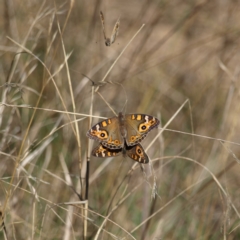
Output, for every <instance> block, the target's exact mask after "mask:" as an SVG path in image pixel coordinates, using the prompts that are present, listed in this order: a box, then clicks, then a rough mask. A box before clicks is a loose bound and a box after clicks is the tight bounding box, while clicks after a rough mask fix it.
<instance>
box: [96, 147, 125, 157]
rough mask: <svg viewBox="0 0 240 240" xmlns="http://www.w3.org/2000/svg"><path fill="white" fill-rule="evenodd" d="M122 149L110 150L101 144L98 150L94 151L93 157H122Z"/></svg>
mask: <svg viewBox="0 0 240 240" xmlns="http://www.w3.org/2000/svg"><path fill="white" fill-rule="evenodd" d="M121 152H122V149H109V148H106V147H104V146H103V145H102V144H99V145H98V146H97V147H96V148H94V149H93V150H92V155H93V156H94V157H100V158H104V157H116V156H118V155H120V153H121Z"/></svg>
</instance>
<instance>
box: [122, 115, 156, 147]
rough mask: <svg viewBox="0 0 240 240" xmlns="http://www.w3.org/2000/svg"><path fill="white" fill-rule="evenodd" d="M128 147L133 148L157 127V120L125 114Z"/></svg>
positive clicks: (150, 117) (147, 116)
mask: <svg viewBox="0 0 240 240" xmlns="http://www.w3.org/2000/svg"><path fill="white" fill-rule="evenodd" d="M125 121H126V124H125V126H126V130H127V137H126V143H127V145H128V146H134V145H136V144H137V143H139V142H141V141H142V140H143V139H144V138H145V137H146V136H147V134H148V133H149V132H150V131H151V130H152V129H153V128H155V127H157V126H158V125H159V123H160V122H159V120H158V119H157V118H155V117H153V116H150V115H146V114H127V115H125Z"/></svg>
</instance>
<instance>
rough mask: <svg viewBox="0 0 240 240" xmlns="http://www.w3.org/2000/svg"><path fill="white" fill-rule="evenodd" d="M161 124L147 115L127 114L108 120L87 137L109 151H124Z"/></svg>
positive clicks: (95, 126) (102, 122) (120, 114)
mask: <svg viewBox="0 0 240 240" xmlns="http://www.w3.org/2000/svg"><path fill="white" fill-rule="evenodd" d="M158 124H159V120H158V119H157V118H155V117H153V116H150V115H146V114H126V115H123V114H122V113H121V112H120V113H119V115H118V117H112V118H108V119H106V120H104V121H101V122H99V123H97V124H96V125H94V126H93V127H92V128H91V129H90V130H89V131H88V132H87V136H88V137H89V138H91V139H94V140H97V141H99V142H100V143H101V144H102V145H103V146H104V147H106V148H109V149H123V148H124V145H125V143H126V146H134V145H137V144H138V143H139V142H141V141H142V140H143V139H144V138H145V137H146V136H147V134H148V133H149V132H150V131H151V130H152V129H153V128H155V127H157V126H158Z"/></svg>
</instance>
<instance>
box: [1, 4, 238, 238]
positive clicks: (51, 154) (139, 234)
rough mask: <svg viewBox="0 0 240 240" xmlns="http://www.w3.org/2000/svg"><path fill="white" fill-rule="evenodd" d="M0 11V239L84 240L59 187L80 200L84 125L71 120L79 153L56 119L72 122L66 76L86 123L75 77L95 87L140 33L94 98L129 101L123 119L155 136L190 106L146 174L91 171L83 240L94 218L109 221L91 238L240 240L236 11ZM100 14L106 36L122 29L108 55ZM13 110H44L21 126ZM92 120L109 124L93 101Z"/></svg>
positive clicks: (19, 113)
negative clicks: (145, 122)
mask: <svg viewBox="0 0 240 240" xmlns="http://www.w3.org/2000/svg"><path fill="white" fill-rule="evenodd" d="M71 3H73V6H72V7H71ZM0 10H1V13H2V14H1V21H0V29H1V34H0V39H1V43H0V51H1V63H0V72H1V83H0V85H1V88H0V91H1V106H0V126H1V140H0V146H1V161H0V165H1V167H0V176H1V194H0V201H1V205H2V207H3V206H4V205H5V206H6V207H5V209H4V211H3V212H4V216H5V218H4V222H5V226H6V229H7V235H8V239H18V240H19V239H83V238H82V236H83V216H82V214H83V212H82V211H81V210H80V208H81V207H82V206H83V205H81V204H73V207H72V206H71V205H69V204H67V205H66V204H63V203H64V202H75V201H79V200H80V199H79V197H78V196H77V194H76V193H75V192H74V191H73V190H72V188H71V187H70V186H69V185H72V186H73V188H74V189H76V192H77V193H79V194H82V196H84V194H83V193H84V191H85V190H84V189H83V188H81V186H80V181H79V179H80V175H79V161H80V160H81V161H82V181H83V183H84V182H85V177H86V176H85V171H86V169H85V168H86V155H87V147H88V140H87V137H86V132H87V130H88V128H89V126H88V119H87V118H84V116H82V117H81V116H80V115H76V119H82V118H83V119H82V120H81V121H79V122H78V127H79V136H80V144H81V145H80V148H78V140H77V134H75V133H74V131H75V132H76V125H75V123H70V121H74V117H73V115H72V114H71V115H67V114H64V113H60V112H57V111H55V110H61V111H66V110H67V111H68V112H73V111H74V108H73V100H72V99H71V95H70V90H69V83H68V73H69V74H70V76H71V84H72V89H73V95H74V101H75V103H76V113H79V114H88V113H89V109H90V106H91V82H90V80H88V79H87V78H86V77H83V75H82V74H85V75H87V76H88V77H89V78H91V79H92V80H94V82H95V83H97V82H99V81H100V80H101V79H102V78H103V77H104V76H105V74H106V72H107V71H108V69H109V68H110V67H111V65H112V64H113V62H114V61H115V59H116V58H117V57H118V56H119V54H120V52H121V51H122V49H123V48H124V47H125V46H126V44H127V43H128V42H129V40H130V39H131V38H132V36H133V35H134V34H135V33H136V32H137V31H138V30H139V29H140V27H141V26H142V24H143V23H145V24H146V25H145V27H144V28H143V29H142V30H141V32H140V33H139V34H138V36H137V37H136V38H135V39H134V40H133V42H132V43H131V44H130V46H129V47H128V48H127V50H126V51H125V52H124V54H123V56H122V57H121V58H120V59H119V61H118V62H117V63H116V65H115V66H114V68H113V70H112V71H111V72H110V74H109V76H108V77H107V79H106V80H107V81H111V82H112V83H107V84H105V85H104V86H102V87H100V89H99V93H100V94H101V95H102V96H103V97H104V99H105V100H106V101H107V102H108V103H109V104H110V105H111V107H112V108H113V109H114V110H115V111H116V112H119V111H121V110H122V109H123V107H124V104H125V101H126V100H127V105H126V107H127V110H126V112H128V113H146V114H151V115H153V116H156V117H159V116H161V117H159V118H161V122H162V127H164V125H165V124H166V123H167V122H168V121H169V119H170V118H171V117H172V116H173V115H174V114H175V113H176V111H177V110H178V109H179V108H180V106H181V105H182V104H183V103H184V101H185V100H186V99H188V100H189V102H188V103H187V104H186V105H185V106H184V108H183V109H182V110H181V111H180V113H179V114H177V116H176V117H175V118H174V119H173V120H172V121H171V123H170V125H169V126H168V128H169V129H172V130H176V131H181V132H174V131H167V130H165V131H164V132H163V134H162V135H161V137H162V138H159V139H158V140H157V141H155V142H154V144H153V145H152V146H151V148H150V149H149V150H148V155H149V157H150V158H151V159H152V160H153V163H152V164H153V169H154V172H155V175H151V173H153V172H152V171H151V170H150V168H149V166H144V169H145V170H144V171H145V173H143V172H142V171H141V169H140V168H136V169H135V170H134V171H133V172H132V173H131V174H130V175H128V172H129V171H130V169H131V167H132V166H133V164H134V162H133V161H132V160H131V159H127V158H126V159H123V158H122V157H118V158H114V159H109V158H107V159H100V158H99V159H98V158H91V162H90V185H89V208H90V212H89V215H88V217H89V219H88V237H87V239H94V236H95V234H96V232H97V230H98V229H99V227H100V225H101V224H102V222H103V217H101V216H100V215H102V216H104V217H105V216H107V214H108V213H109V211H110V212H111V209H114V208H116V209H115V210H114V212H113V213H112V214H111V215H110V218H109V219H110V220H111V221H113V222H107V224H106V225H105V226H104V228H103V231H101V233H100V236H101V237H100V238H99V239H134V238H135V239H152V240H158V239H165V240H166V239H199V240H200V239H213V240H214V239H234V240H235V239H240V230H239V224H240V221H239V218H240V214H239V212H238V209H239V207H240V203H239V185H240V177H239V170H240V169H239V160H238V157H239V154H240V149H239V142H240V139H239V127H240V126H239V87H238V82H239V60H240V54H239V36H240V26H239V20H240V19H239V18H240V17H239V10H240V5H239V3H238V1H210V2H208V1H185V2H182V1H141V2H140V1H134V0H131V1H121V2H119V1H75V2H73V1H72V2H71V1H68V2H64V1H61V0H59V1H43V2H40V1H26V0H23V1H19V0H16V1H12V0H5V1H4V4H1V5H0ZM69 10H71V11H69ZM100 10H102V11H103V13H104V16H105V18H106V31H107V33H108V35H109V34H110V33H111V31H112V28H113V26H114V24H115V22H116V20H117V19H118V17H119V16H120V21H121V23H120V31H119V35H118V37H117V39H116V42H115V43H114V44H113V45H112V46H111V47H106V46H105V44H104V39H103V33H102V29H101V22H100V18H99V11H100ZM68 13H69V18H68V17H67V16H68ZM65 23H66V25H65V28H64V24H65ZM58 24H59V26H60V29H61V31H62V32H63V33H62V38H63V43H64V47H65V49H66V56H67V57H68V56H69V54H70V53H71V55H70V57H69V58H68V66H69V71H68V70H67V68H66V65H63V64H64V62H65V60H66V59H65V58H66V56H65V55H64V51H63V48H62V43H61V37H60V33H59V30H58ZM7 37H9V38H7ZM11 39H13V40H14V41H16V42H17V43H18V44H19V45H21V46H24V47H25V48H26V49H28V50H29V51H30V52H32V53H33V54H34V55H35V56H37V57H38V58H39V59H41V60H42V61H43V62H44V64H45V66H43V65H42V64H41V63H40V62H39V61H38V59H36V57H34V56H33V55H31V54H29V53H22V54H18V55H16V53H17V52H21V51H25V52H26V50H23V48H22V49H21V48H19V46H18V45H16V44H15V43H14V42H13V41H11ZM18 57H19V59H18ZM13 60H14V61H15V63H16V67H15V68H14V67H11V63H12V61H13ZM47 69H48V70H49V71H50V72H51V74H54V76H53V79H49V75H48V73H47ZM10 73H12V77H10V78H8V75H9V74H10ZM55 73H56V74H55ZM7 79H8V80H7ZM9 79H10V80H9ZM53 80H54V81H55V82H56V86H57V87H58V89H59V93H57V90H56V87H55V86H54V84H53ZM47 81H48V82H47ZM45 83H47V84H46V86H45V88H44V90H43V93H42V95H41V94H40V93H41V89H42V87H43V86H44V84H45ZM115 83H116V84H115ZM119 84H120V85H119ZM125 92H126V95H127V99H126V95H125ZM60 94H61V96H62V99H63V101H64V103H65V105H66V109H65V108H64V106H63V103H62V101H61V100H60V96H59V95H60ZM39 96H40V102H39V105H38V106H37V101H38V98H39ZM2 103H7V104H10V105H11V106H9V107H7V106H4V105H3V104H2ZM19 105H28V106H31V107H38V108H42V110H37V111H36V113H35V115H34V117H33V121H32V123H31V124H30V119H31V117H32V116H33V113H34V109H31V108H30V109H29V108H27V107H26V106H25V107H22V108H20V107H18V106H19ZM190 106H191V108H190ZM44 109H45V110H44ZM46 109H51V110H50V111H46ZM93 115H94V116H102V117H111V116H113V115H114V114H113V113H112V111H111V110H110V109H109V108H108V106H107V105H106V103H105V102H104V101H103V100H102V99H101V98H100V96H99V95H98V94H95V95H94V101H93ZM191 117H192V122H191ZM97 121H98V119H95V118H94V119H93V122H94V123H96V122H97ZM29 124H30V125H29ZM71 124H72V125H71ZM192 124H193V129H192ZM28 126H29V132H28V131H27V128H28ZM58 127H60V128H59V129H57V128H58ZM55 129H57V130H56V131H55V132H54V133H52V131H53V130H55ZM73 129H74V131H73ZM159 131H160V130H159ZM184 132H187V133H190V134H189V135H185V134H184ZM191 133H195V134H198V135H201V136H203V137H200V136H194V134H191ZM25 134H26V140H25V141H24V135H25ZM156 135H157V130H154V131H152V132H151V133H150V134H149V136H148V137H147V138H146V140H144V141H143V146H144V147H147V146H148V144H149V143H150V142H151V141H152V139H153V138H154V137H155V136H156ZM204 136H207V137H211V138H213V139H207V138H205V137H204ZM217 139H222V140H223V141H222V143H221V142H220V141H219V140H217ZM224 141H230V142H234V143H236V144H232V143H229V142H224ZM21 145H22V146H23V151H22V152H21V151H20V148H21ZM79 151H80V155H79ZM17 159H19V164H20V165H18V163H17V161H18V160H17ZM190 159H192V160H191V161H190ZM198 163H199V164H202V165H203V166H204V167H205V168H206V169H207V170H208V171H206V169H204V168H203V167H201V166H200V165H199V164H198ZM14 167H17V172H16V173H14ZM209 172H211V173H213V174H214V175H215V176H216V179H213V178H212V176H211V175H210V174H209ZM145 174H146V175H147V176H149V179H147V178H146V176H145ZM13 175H14V176H15V177H14V179H13V182H12V184H13V185H12V186H11V187H10V181H11V179H12V177H13ZM154 176H155V177H156V179H155V181H156V184H157V186H156V190H157V195H156V196H155V199H153V198H152V196H151V195H152V191H153V186H154V185H153V184H154ZM120 184H121V186H120V187H119V188H118V186H119V185H120ZM138 184H140V185H139V187H138V188H136V189H135V187H136V186H138ZM220 186H222V189H223V190H221V189H220ZM133 190H134V191H133ZM115 193H116V195H115ZM9 194H10V195H9ZM128 194H129V195H128ZM8 196H10V197H9V198H8ZM125 196H127V197H126V199H125V200H124V201H122V202H121V200H122V199H123V198H124V197H125ZM111 201H112V203H111ZM119 201H120V202H121V204H120V205H119V206H118V205H117V204H118V203H119ZM108 209H109V210H108ZM154 213H156V215H154V216H152V217H151V218H150V219H151V220H150V221H149V222H148V223H145V224H143V225H142V226H141V227H139V228H137V229H136V230H134V229H135V228H136V227H138V226H139V224H141V223H143V221H144V220H145V219H147V218H148V217H149V216H151V215H152V214H154ZM99 214H100V215H99ZM126 232H128V233H129V234H127V233H126ZM111 234H113V235H114V236H116V237H114V236H113V235H111ZM131 234H132V236H133V237H134V238H133V237H130V235H131ZM0 238H1V239H4V234H3V232H0Z"/></svg>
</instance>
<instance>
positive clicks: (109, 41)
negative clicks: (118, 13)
mask: <svg viewBox="0 0 240 240" xmlns="http://www.w3.org/2000/svg"><path fill="white" fill-rule="evenodd" d="M100 19H101V22H102V29H103V36H104V39H105V45H106V46H111V44H113V43H114V42H115V39H116V37H117V35H118V30H119V26H120V20H119V19H118V20H117V22H116V24H115V26H114V28H113V31H112V35H111V37H110V38H108V37H107V36H106V32H105V22H104V16H103V13H102V11H100Z"/></svg>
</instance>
